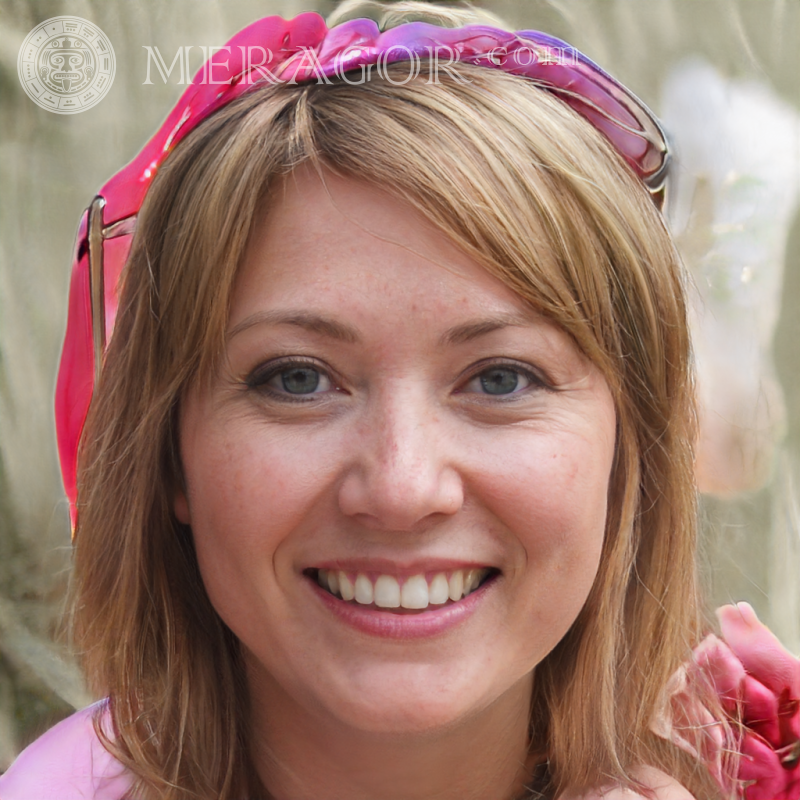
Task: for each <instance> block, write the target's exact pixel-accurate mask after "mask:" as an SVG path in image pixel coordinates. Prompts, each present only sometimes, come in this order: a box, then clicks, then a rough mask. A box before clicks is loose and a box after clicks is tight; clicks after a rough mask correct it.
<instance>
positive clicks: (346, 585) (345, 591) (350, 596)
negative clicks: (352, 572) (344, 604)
mask: <svg viewBox="0 0 800 800" xmlns="http://www.w3.org/2000/svg"><path fill="white" fill-rule="evenodd" d="M339 594H340V595H341V596H342V600H347V601H350V600H354V599H355V596H356V590H355V587H354V586H353V584H352V582H351V581H350V578H348V577H347V575H346V574H345V573H344V572H340V573H339Z"/></svg>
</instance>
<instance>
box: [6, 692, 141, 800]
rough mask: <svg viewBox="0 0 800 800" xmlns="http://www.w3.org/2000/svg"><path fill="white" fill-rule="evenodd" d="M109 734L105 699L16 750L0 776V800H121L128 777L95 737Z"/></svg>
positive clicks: (128, 781) (127, 784) (126, 787)
mask: <svg viewBox="0 0 800 800" xmlns="http://www.w3.org/2000/svg"><path fill="white" fill-rule="evenodd" d="M96 716H100V717H101V718H102V726H103V730H104V731H106V732H107V733H110V732H111V731H110V720H109V715H108V701H106V700H101V701H100V702H99V703H95V704H94V705H91V706H89V707H88V708H85V709H83V711H78V712H77V713H76V714H73V715H72V716H71V717H68V718H67V719H65V720H63V721H62V722H60V723H59V724H58V725H56V726H55V727H54V728H51V729H50V730H49V731H47V733H45V734H44V735H43V736H42V737H40V738H39V739H37V740H36V741H35V742H34V743H33V744H31V745H30V746H29V747H27V748H26V749H25V750H23V751H22V753H20V755H19V757H18V758H17V760H16V761H15V762H14V763H13V764H12V765H11V766H10V767H9V769H8V772H6V773H5V774H4V775H0V800H88V799H89V798H91V800H124V798H125V795H126V794H127V792H128V791H129V790H130V787H131V778H130V775H128V774H127V773H126V772H125V769H124V767H123V766H122V765H121V764H120V763H119V761H117V760H116V759H115V758H114V757H113V756H112V755H111V754H110V753H109V752H108V751H107V750H106V749H105V748H104V747H103V745H102V744H100V740H99V739H98V738H97V733H96V732H95V730H94V723H93V720H94V718H95V717H96Z"/></svg>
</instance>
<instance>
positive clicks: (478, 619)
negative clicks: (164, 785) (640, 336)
mask: <svg viewBox="0 0 800 800" xmlns="http://www.w3.org/2000/svg"><path fill="white" fill-rule="evenodd" d="M326 184H327V186H326V187H323V185H322V183H321V181H320V178H319V177H318V176H316V175H315V174H314V173H313V172H312V171H311V170H306V169H301V170H298V171H297V172H296V173H294V174H293V175H292V176H290V177H289V178H288V179H287V180H286V181H285V183H284V185H283V191H281V190H278V191H276V192H275V198H276V199H275V201H274V202H273V203H272V205H271V207H270V208H269V209H268V211H267V213H266V215H265V216H264V217H263V218H262V219H261V221H260V222H259V224H258V225H257V226H256V228H255V230H254V232H253V235H252V239H251V242H250V245H249V248H248V250H247V253H246V259H245V262H244V264H243V268H242V270H241V273H240V275H239V277H238V279H237V282H236V284H235V287H234V293H233V302H232V307H231V314H230V323H229V327H228V332H227V361H228V363H227V365H226V367H225V369H224V370H223V371H222V372H221V374H219V375H218V376H216V378H215V379H214V382H213V384H212V385H211V386H210V387H209V388H205V389H203V390H200V389H195V390H193V391H192V392H191V393H190V394H189V395H188V396H187V397H186V398H185V402H184V403H183V406H182V413H181V425H180V437H181V438H180V441H181V456H182V462H183V468H184V472H185V479H186V487H187V489H186V494H185V495H184V494H180V495H179V496H177V497H176V500H175V511H176V514H177V516H178V518H179V519H180V520H181V521H183V522H185V523H188V524H190V525H191V528H192V532H193V535H194V541H195V545H196V549H197V557H198V560H199V565H200V570H201V572H202V576H203V580H204V583H205V586H206V589H207V591H208V594H209V596H210V598H211V601H212V603H213V605H214V607H215V608H216V609H217V611H218V613H219V614H220V616H221V617H222V619H223V620H224V621H225V623H226V624H227V625H228V626H229V627H230V628H231V629H232V630H233V632H234V633H235V634H236V635H237V636H238V637H239V639H240V640H241V642H242V643H243V645H244V650H245V654H246V660H247V664H248V670H249V672H248V674H249V678H250V681H251V684H257V685H258V686H259V696H262V697H267V698H269V699H270V701H271V702H274V706H275V707H276V708H277V707H281V708H293V709H295V711H298V710H301V711H304V712H306V713H310V714H313V715H315V716H316V717H317V718H319V719H327V720H329V721H333V722H340V723H342V724H346V725H350V726H355V727H357V728H359V729H361V730H364V731H373V732H375V733H378V732H403V731H406V732H417V731H422V730H434V729H437V728H441V727H442V726H448V725H452V724H454V723H458V722H459V721H461V720H466V719H474V718H475V715H476V714H477V715H480V714H481V713H482V712H485V711H486V710H487V709H489V708H490V707H492V706H493V705H496V704H497V702H498V701H503V700H506V701H510V702H512V704H513V703H520V702H523V701H524V699H525V698H526V697H527V693H528V692H529V688H530V681H531V677H530V676H531V671H532V670H533V668H534V666H535V665H536V664H537V663H538V662H539V661H540V660H541V659H542V658H543V657H544V656H545V655H546V654H547V653H548V652H549V651H550V650H551V649H552V648H553V647H554V646H555V644H556V643H557V642H558V641H559V640H560V639H561V638H562V637H563V636H564V634H565V633H566V632H567V630H568V628H569V627H570V625H571V624H572V623H573V621H574V620H575V618H576V616H577V614H578V612H579V610H580V608H581V607H582V605H583V603H584V601H585V600H586V597H587V595H588V593H589V590H590V587H591V586H592V582H593V580H594V578H595V574H596V572H597V568H598V562H599V558H600V552H601V546H602V542H603V534H604V526H605V519H606V499H607V498H606V495H607V490H608V483H609V475H610V471H611V464H612V459H613V455H614V442H615V426H616V418H615V412H614V404H613V401H612V397H611V395H610V392H609V389H608V386H607V384H606V382H605V380H604V379H603V377H602V376H601V374H600V373H599V371H598V370H597V369H596V368H595V367H594V366H593V365H592V364H591V363H590V362H589V361H587V359H586V358H584V357H583V356H582V355H581V353H580V352H579V351H578V349H577V348H576V346H575V345H574V343H573V342H572V340H571V339H570V338H569V336H567V335H566V334H565V333H564V332H563V331H562V330H560V329H559V328H558V327H556V326H554V325H553V324H552V323H550V322H548V321H547V320H546V319H544V318H543V317H541V316H539V315H537V314H536V313H534V312H533V311H531V310H530V308H528V307H526V305H525V304H524V303H523V302H522V301H521V300H520V299H519V297H517V296H516V295H515V294H514V293H513V292H511V291H510V290H509V289H508V288H506V287H505V286H504V285H503V284H502V283H501V282H500V281H499V280H497V279H495V278H493V277H491V276H490V275H489V274H488V273H487V272H486V271H485V270H484V269H482V268H481V267H480V266H479V265H478V264H476V263H475V262H474V261H472V260H471V259H470V258H469V257H468V256H467V255H465V254H464V253H463V252H461V251H460V250H459V249H457V248H456V247H455V246H454V245H453V244H451V243H450V241H449V240H448V239H447V238H445V237H444V236H443V235H442V234H441V233H438V232H436V231H435V230H434V229H433V228H432V227H430V226H429V225H428V224H426V222H425V220H424V219H423V218H422V217H421V216H420V215H419V214H418V213H417V212H415V211H414V210H413V209H412V208H410V207H409V206H407V205H405V204H403V203H402V202H399V201H397V200H394V199H392V198H390V197H389V196H388V195H386V194H384V193H382V192H381V191H379V190H377V189H375V188H373V187H370V186H368V185H364V184H362V183H359V182H355V181H352V180H348V179H343V178H337V177H334V176H332V175H328V176H327V178H326ZM331 576H334V577H333V580H332V582H331ZM320 583H324V584H325V585H324V587H323V586H321V585H320ZM470 589H471V590H472V591H471V592H470ZM354 593H355V597H354V598H353V594H354ZM464 595H466V596H464ZM451 598H455V599H451ZM281 704H283V705H281Z"/></svg>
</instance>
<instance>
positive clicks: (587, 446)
mask: <svg viewBox="0 0 800 800" xmlns="http://www.w3.org/2000/svg"><path fill="white" fill-rule="evenodd" d="M494 452H495V453H496V457H494V458H492V459H491V461H490V463H489V465H488V466H487V468H486V469H485V470H484V471H483V473H482V475H483V477H482V480H483V483H484V487H485V488H484V491H483V492H482V494H483V496H484V497H485V498H487V499H488V501H489V502H490V503H491V505H492V511H493V512H494V513H495V515H496V516H497V517H498V518H499V519H500V520H502V521H503V522H504V523H505V524H506V525H507V526H508V527H509V528H510V529H511V530H512V531H514V532H515V533H516V534H517V536H518V537H519V538H520V540H521V541H522V542H523V544H525V546H526V549H527V550H529V551H530V550H534V551H535V552H536V553H537V554H539V555H541V554H543V553H548V552H551V551H553V552H555V551H562V552H566V551H568V550H570V549H571V548H575V547H578V546H583V547H587V548H588V549H589V550H590V551H591V552H598V553H599V549H600V546H601V545H602V537H603V533H604V530H605V518H606V506H607V495H608V483H609V477H610V472H611V462H612V455H613V450H612V448H611V447H608V446H604V443H602V442H598V441H593V440H592V439H590V438H588V437H583V436H579V435H577V434H561V435H549V436H535V437H534V436H531V437H524V436H517V437H509V439H508V441H507V442H506V446H505V447H501V448H500V449H499V450H496V451H494ZM529 556H530V553H529Z"/></svg>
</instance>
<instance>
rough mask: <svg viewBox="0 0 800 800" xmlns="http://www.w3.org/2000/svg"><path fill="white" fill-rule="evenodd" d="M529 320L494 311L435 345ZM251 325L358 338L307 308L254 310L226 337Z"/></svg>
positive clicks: (453, 330) (354, 332)
mask: <svg viewBox="0 0 800 800" xmlns="http://www.w3.org/2000/svg"><path fill="white" fill-rule="evenodd" d="M530 324H531V320H530V319H529V318H527V317H526V316H524V315H522V314H504V313H501V314H495V315H492V316H491V317H487V318H485V319H479V320H474V321H472V322H466V323H464V324H463V325H456V326H455V327H453V328H450V329H449V330H447V331H445V332H444V333H443V334H442V335H441V336H440V337H439V344H440V345H443V346H446V345H458V344H465V343H467V342H471V341H473V340H474V339H477V338H479V337H481V336H486V335H487V334H489V333H492V332H494V331H497V330H500V329H502V328H508V327H521V326H524V325H530ZM255 325H295V326H297V327H299V328H302V329H304V330H307V331H310V332H311V333H318V334H321V335H322V336H327V337H328V338H330V339H334V340H336V341H340V342H346V343H348V344H356V343H358V342H360V341H361V338H362V337H361V335H360V334H359V332H358V330H357V329H356V328H354V327H351V326H350V325H346V324H344V323H341V322H338V321H336V320H334V319H331V318H330V317H325V316H322V315H320V314H313V313H310V312H308V311H301V310H297V311H294V310H287V311H277V310H276V311H258V312H256V313H255V314H251V315H250V316H249V317H246V318H245V319H243V320H242V321H241V322H240V323H238V324H237V325H234V327H233V328H231V330H230V331H229V332H228V336H227V338H228V340H230V339H232V338H233V337H234V336H237V335H238V334H240V333H242V332H243V331H246V330H248V329H249V328H252V327H253V326H255Z"/></svg>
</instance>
